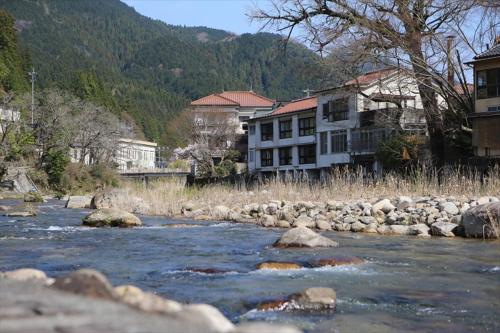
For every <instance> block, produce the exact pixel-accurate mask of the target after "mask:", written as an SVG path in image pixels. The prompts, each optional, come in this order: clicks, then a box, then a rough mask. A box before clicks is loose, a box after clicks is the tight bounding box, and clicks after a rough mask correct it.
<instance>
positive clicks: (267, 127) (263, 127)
mask: <svg viewBox="0 0 500 333" xmlns="http://www.w3.org/2000/svg"><path fill="white" fill-rule="evenodd" d="M260 136H261V137H260V138H261V140H262V141H270V140H272V139H273V123H267V124H260Z"/></svg>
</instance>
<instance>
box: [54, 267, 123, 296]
mask: <svg viewBox="0 0 500 333" xmlns="http://www.w3.org/2000/svg"><path fill="white" fill-rule="evenodd" d="M52 287H54V288H56V289H59V290H63V291H67V292H71V293H73V294H78V295H84V296H87V297H93V298H103V299H108V300H115V299H116V298H117V294H116V292H115V290H114V289H113V286H112V285H111V284H110V283H109V281H108V279H107V278H106V277H105V276H104V275H103V274H102V273H100V272H98V271H96V270H93V269H80V270H78V271H76V272H73V273H70V274H69V275H66V276H61V277H58V278H56V280H55V281H54V284H53V285H52Z"/></svg>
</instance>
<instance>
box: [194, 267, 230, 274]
mask: <svg viewBox="0 0 500 333" xmlns="http://www.w3.org/2000/svg"><path fill="white" fill-rule="evenodd" d="M186 270H187V271H190V272H193V273H203V274H224V273H227V272H228V271H227V270H224V269H218V268H196V267H187V268H186Z"/></svg>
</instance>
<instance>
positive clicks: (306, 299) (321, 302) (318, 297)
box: [288, 287, 337, 311]
mask: <svg viewBox="0 0 500 333" xmlns="http://www.w3.org/2000/svg"><path fill="white" fill-rule="evenodd" d="M289 301H290V303H289V305H288V307H289V308H292V309H300V310H314V311H317V310H335V306H336V302H337V294H336V293H335V290H333V289H331V288H321V287H314V288H308V289H306V290H304V291H302V292H300V293H297V294H294V295H291V296H290V297H289Z"/></svg>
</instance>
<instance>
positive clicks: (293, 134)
mask: <svg viewBox="0 0 500 333" xmlns="http://www.w3.org/2000/svg"><path fill="white" fill-rule="evenodd" d="M395 127H400V128H401V129H402V130H404V131H408V132H410V133H414V134H420V135H422V134H425V133H426V123H425V117H424V112H423V109H422V103H421V100H420V96H419V94H418V88H417V86H416V82H415V79H414V78H413V77H412V75H411V73H409V72H407V71H403V70H398V69H385V70H380V71H374V72H371V73H367V74H365V75H361V76H359V77H357V78H355V79H353V80H350V81H348V82H346V83H345V84H343V85H341V86H338V87H335V88H331V89H325V90H321V91H317V92H316V96H314V97H308V98H304V99H301V100H297V101H292V102H291V103H289V104H287V105H285V106H283V107H280V108H278V109H276V110H275V111H273V112H272V113H270V114H268V115H265V116H262V117H257V118H255V119H252V120H251V121H250V125H249V142H248V145H249V159H248V161H249V162H248V167H249V171H250V172H251V173H266V172H271V171H272V172H276V171H291V170H295V171H307V173H309V174H312V175H319V174H320V172H321V171H322V170H324V171H328V170H330V169H331V168H332V167H334V166H341V165H361V166H363V167H364V168H365V169H367V170H369V171H378V170H380V169H381V166H380V163H378V162H377V161H376V159H375V152H376V149H377V146H378V144H379V142H380V141H381V140H382V139H383V138H385V137H387V136H389V135H391V133H392V132H393V128H395Z"/></svg>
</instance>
